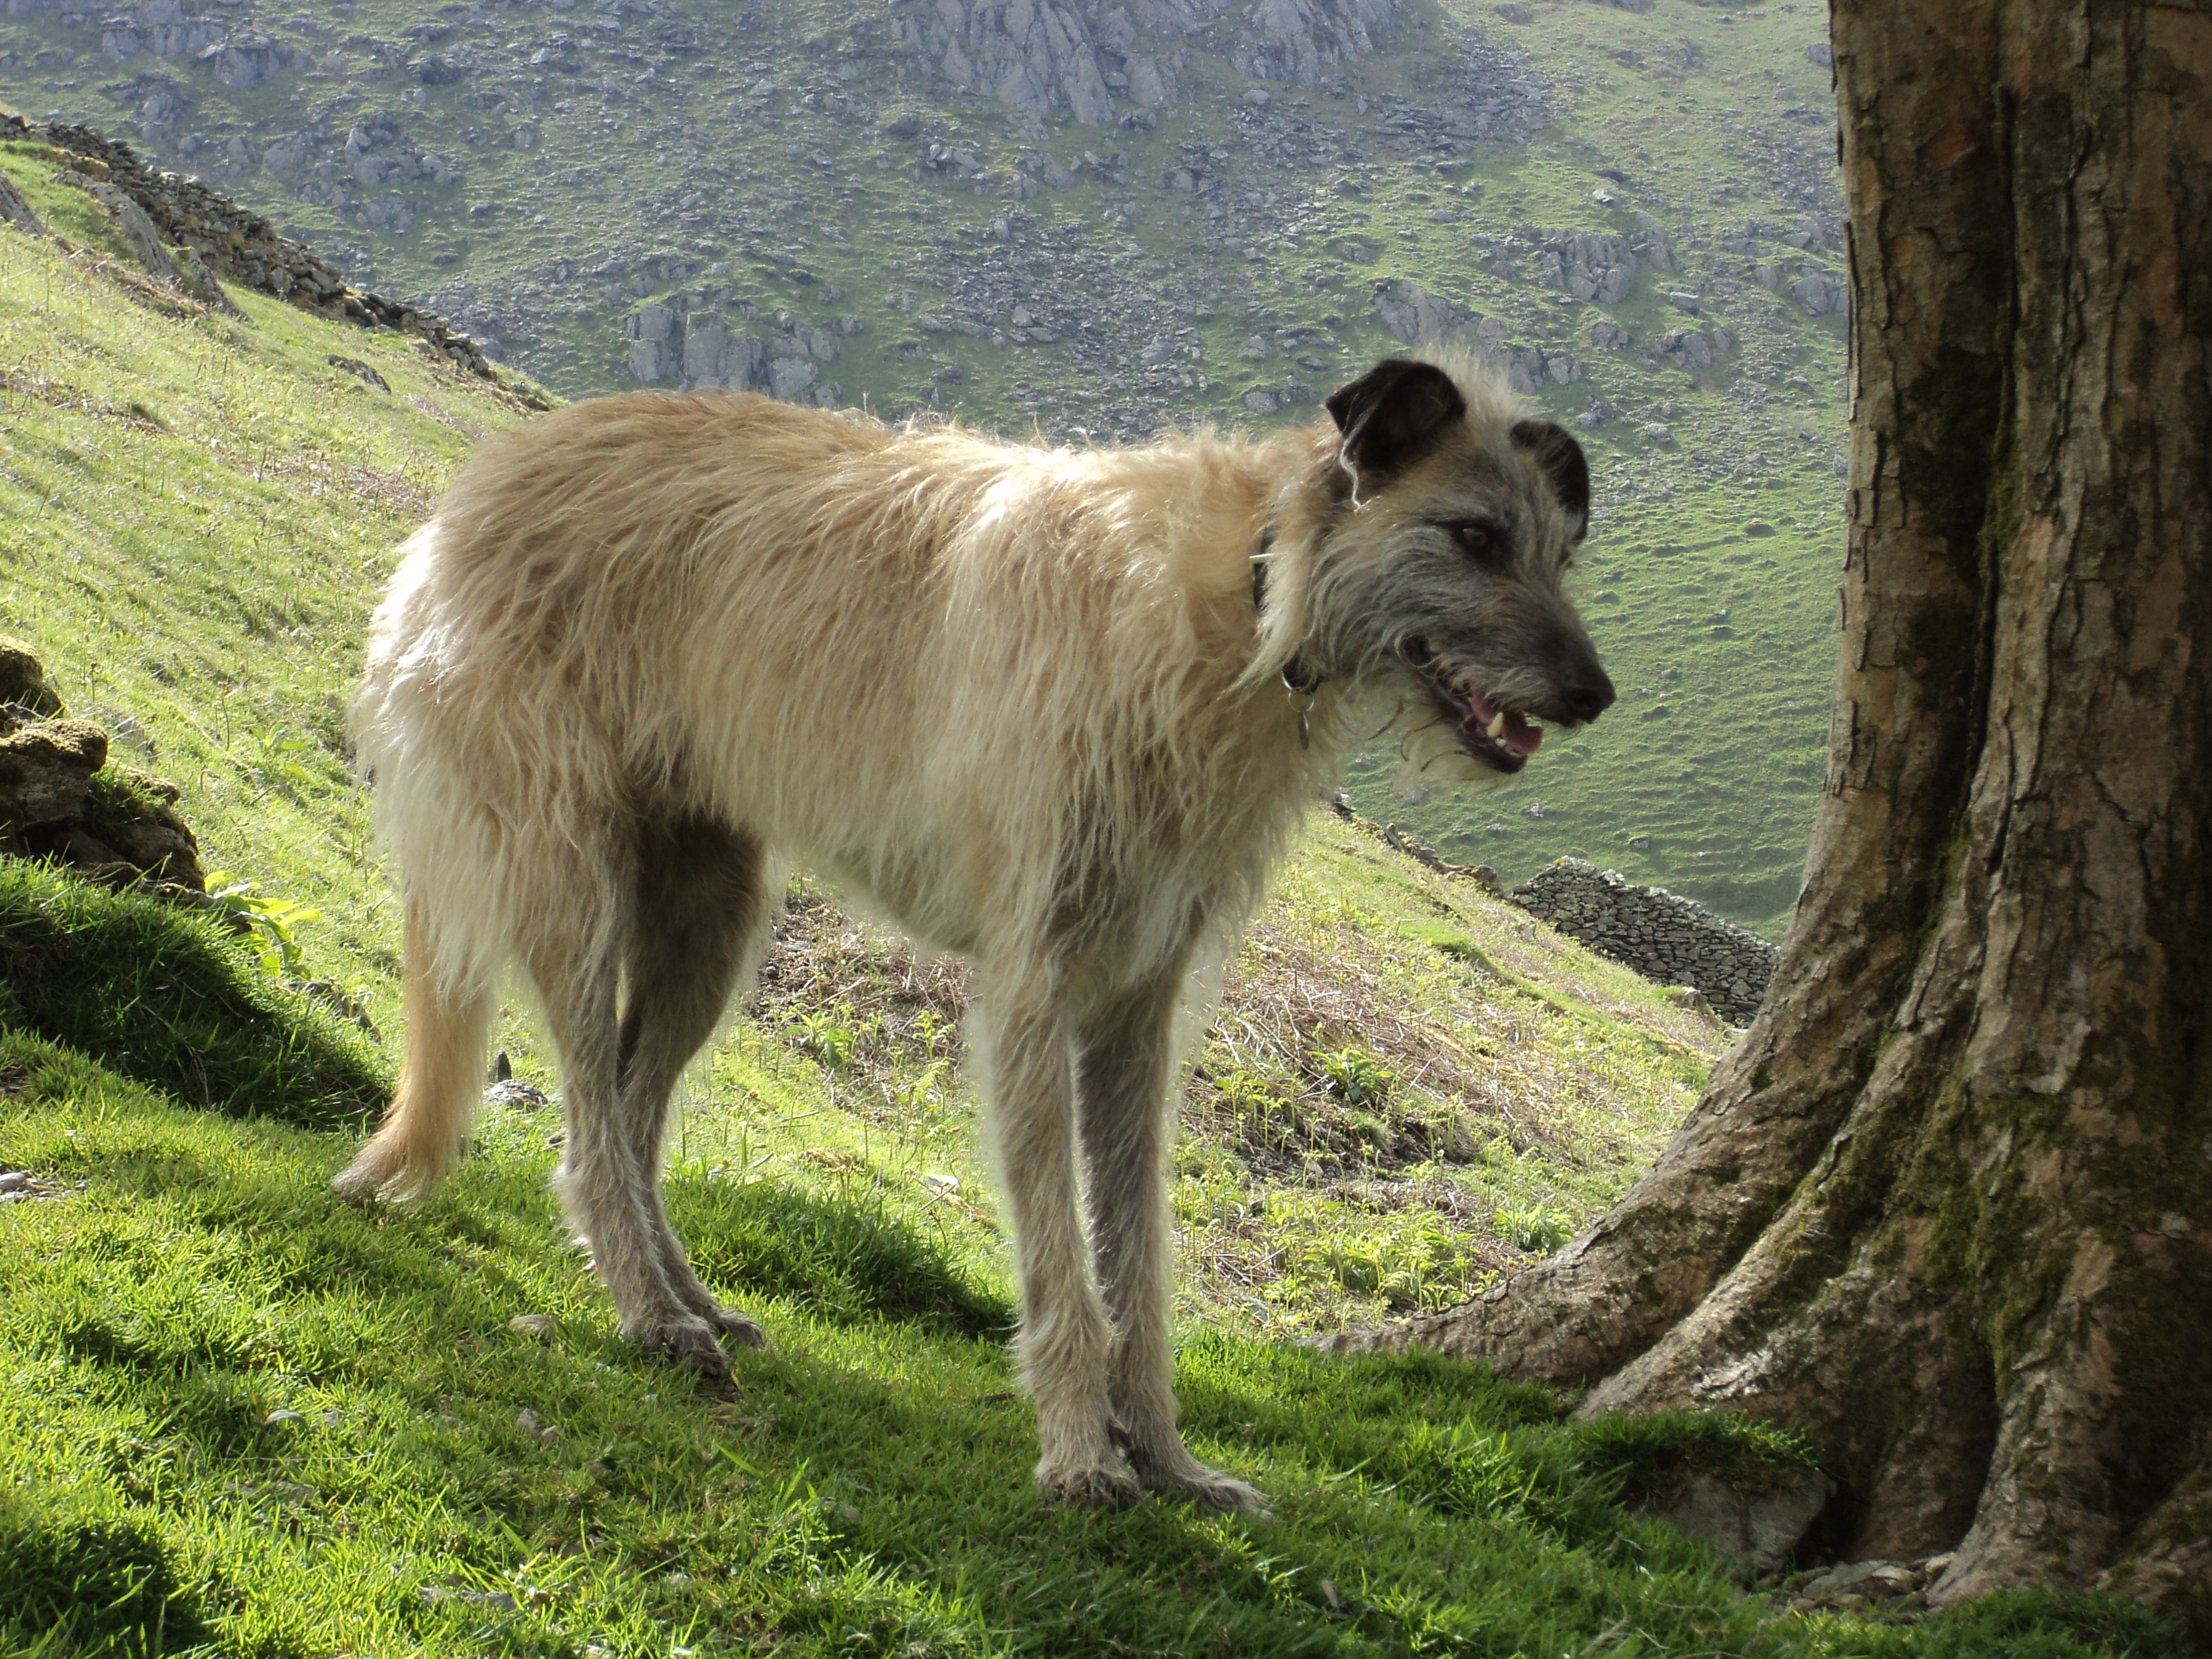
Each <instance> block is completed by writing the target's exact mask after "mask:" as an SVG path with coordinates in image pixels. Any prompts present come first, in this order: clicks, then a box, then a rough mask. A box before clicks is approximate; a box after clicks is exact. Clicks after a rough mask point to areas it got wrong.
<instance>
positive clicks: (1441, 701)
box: [1404, 640, 1544, 772]
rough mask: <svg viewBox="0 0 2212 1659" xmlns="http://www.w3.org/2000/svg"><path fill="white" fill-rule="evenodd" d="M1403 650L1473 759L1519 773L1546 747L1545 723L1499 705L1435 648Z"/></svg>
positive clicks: (1415, 644)
mask: <svg viewBox="0 0 2212 1659" xmlns="http://www.w3.org/2000/svg"><path fill="white" fill-rule="evenodd" d="M1404 654H1405V659H1406V663H1407V666H1408V667H1410V668H1411V669H1412V670H1413V677H1414V678H1416V679H1418V680H1419V681H1420V683H1421V689H1422V690H1425V691H1426V692H1427V693H1428V694H1429V698H1430V701H1431V702H1434V703H1435V704H1436V706H1437V711H1438V712H1439V713H1440V714H1443V717H1444V719H1445V720H1448V721H1449V722H1450V724H1451V727H1452V735H1453V736H1454V737H1455V738H1457V739H1458V741H1459V746H1460V747H1461V748H1462V749H1463V750H1466V751H1467V752H1468V754H1470V755H1472V756H1474V757H1475V759H1477V760H1479V761H1481V762H1483V763H1485V764H1486V765H1489V766H1493V767H1496V768H1497V769H1498V770H1499V771H1501V772H1518V771H1519V770H1520V769H1522V767H1524V766H1526V765H1527V764H1528V757H1529V756H1531V755H1533V754H1534V753H1535V752H1536V750H1539V749H1540V748H1541V747H1542V746H1543V743H1544V728H1543V727H1542V726H1538V725H1536V724H1535V723H1534V721H1532V720H1528V718H1527V717H1526V716H1524V715H1522V714H1521V713H1520V712H1519V711H1518V710H1517V709H1512V708H1500V707H1499V706H1498V704H1497V703H1496V702H1492V700H1491V698H1490V697H1489V696H1488V695H1487V694H1486V693H1485V692H1484V690H1482V688H1481V687H1480V686H1479V685H1477V684H1474V681H1472V680H1470V679H1468V678H1466V677H1465V676H1464V675H1462V674H1461V673H1459V672H1457V671H1455V670H1453V669H1452V668H1451V666H1450V665H1449V664H1447V663H1445V662H1444V661H1443V659H1441V658H1440V657H1438V656H1437V655H1436V654H1435V653H1433V652H1431V650H1430V649H1429V647H1428V642H1427V641H1425V640H1413V641H1407V646H1406V649H1405V653H1404Z"/></svg>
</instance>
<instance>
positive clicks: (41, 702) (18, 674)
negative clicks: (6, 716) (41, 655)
mask: <svg viewBox="0 0 2212 1659" xmlns="http://www.w3.org/2000/svg"><path fill="white" fill-rule="evenodd" d="M0 703H12V704H14V705H15V706H16V707H18V708H22V709H27V710H28V711H29V712H30V713H32V714H36V715H40V716H41V717H45V718H51V717H52V716H53V715H56V714H60V713H61V712H62V700H61V699H60V698H59V697H58V696H55V695H54V693H53V691H52V690H51V689H50V688H49V687H48V686H47V684H46V670H45V669H44V668H42V667H40V665H39V659H38V658H37V657H36V656H35V655H33V653H32V650H31V647H29V646H27V645H26V644H24V643H23V641H21V640H17V639H10V638H9V637H8V636H7V635H4V634H0Z"/></svg>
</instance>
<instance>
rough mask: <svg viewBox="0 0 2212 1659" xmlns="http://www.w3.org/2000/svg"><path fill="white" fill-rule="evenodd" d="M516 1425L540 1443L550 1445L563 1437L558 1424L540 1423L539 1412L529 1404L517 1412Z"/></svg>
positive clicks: (515, 1415)
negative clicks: (533, 1409) (534, 1410)
mask: <svg viewBox="0 0 2212 1659" xmlns="http://www.w3.org/2000/svg"><path fill="white" fill-rule="evenodd" d="M514 1426H515V1427H516V1428H517V1429H519V1430H520V1431H522V1432H523V1433H524V1434H526V1435H528V1436H529V1437H531V1438H532V1440H535V1441H537V1442H538V1443H539V1444H540V1445H544V1446H550V1445H551V1444H552V1443H554V1442H555V1441H556V1440H558V1439H559V1438H560V1437H561V1431H560V1428H559V1426H558V1425H555V1424H552V1423H540V1422H539V1421H538V1413H536V1412H533V1411H532V1410H531V1409H530V1407H527V1406H525V1407H523V1408H522V1409H521V1410H520V1411H519V1412H517V1413H515V1414H514Z"/></svg>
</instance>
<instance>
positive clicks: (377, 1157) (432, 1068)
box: [331, 904, 492, 1203]
mask: <svg viewBox="0 0 2212 1659" xmlns="http://www.w3.org/2000/svg"><path fill="white" fill-rule="evenodd" d="M429 932H430V927H429V917H428V914H427V913H426V911H425V910H424V909H423V908H422V906H421V905H420V904H410V905H409V906H408V907H407V938H406V945H405V947H404V948H405V964H406V965H405V974H406V978H405V984H404V991H403V1000H404V1015H405V1018H406V1021H407V1057H406V1059H405V1060H404V1061H403V1062H402V1063H401V1065H400V1067H399V1089H398V1093H396V1094H395V1095H394V1096H393V1097H392V1109H391V1110H390V1111H388V1112H386V1114H385V1115H384V1126H383V1127H381V1128H380V1129H379V1130H378V1131H377V1132H376V1133H375V1135H374V1138H372V1139H370V1141H369V1143H368V1146H364V1147H362V1149H361V1152H360V1154H359V1155H358V1156H357V1157H356V1158H355V1159H354V1161H353V1162H352V1163H350V1164H348V1165H346V1167H345V1169H344V1170H343V1172H342V1173H341V1174H340V1175H339V1176H338V1177H337V1179H336V1180H335V1181H333V1182H331V1186H333V1187H335V1188H337V1190H338V1192H339V1193H340V1194H342V1195H343V1196H344V1197H346V1198H347V1199H349V1200H352V1201H354V1202H356V1203H361V1202H364V1201H366V1200H368V1199H371V1198H416V1197H419V1196H420V1195H421V1194H423V1193H426V1192H428V1190H429V1189H430V1188H432V1187H434V1186H435V1185H436V1184H437V1182H438V1178H439V1177H440V1176H442V1175H444V1174H445V1172H446V1168H447V1165H448V1164H451V1163H452V1162H453V1158H454V1156H455V1155H456V1154H457V1153H458V1152H459V1151H460V1149H461V1140H462V1138H463V1137H464V1136H465V1135H466V1134H467V1133H468V1130H469V1124H470V1121H471V1119H472V1118H473V1117H474V1115H475V1111H476V1104H477V1099H478V1098H479V1097H481V1095H482V1093H483V1063H484V1043H485V1040H486V1038H487V1037H488V1036H489V1034H490V1028H491V1008H492V993H491V991H490V990H489V988H484V987H477V986H465V987H452V986H449V985H447V984H442V983H441V982H440V980H439V977H438V974H437V966H436V954H437V953H436V951H435V948H434V947H433V945H432V943H431V939H430V937H429Z"/></svg>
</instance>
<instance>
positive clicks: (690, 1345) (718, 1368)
mask: <svg viewBox="0 0 2212 1659" xmlns="http://www.w3.org/2000/svg"><path fill="white" fill-rule="evenodd" d="M627 1334H628V1335H629V1339H630V1340H631V1341H633V1342H635V1343H636V1344H637V1345H638V1346H640V1347H641V1348H645V1349H647V1350H649V1351H651V1352H654V1353H659V1354H665V1355H666V1356H667V1357H668V1358H671V1359H676V1360H681V1361H682V1362H683V1363H684V1364H686V1365H689V1366H690V1367H691V1369H692V1370H696V1371H697V1372H698V1373H699V1374H700V1376H703V1377H706V1378H708V1380H709V1381H712V1382H716V1383H719V1382H721V1381H722V1380H723V1379H724V1378H726V1377H727V1376H729V1374H730V1357H729V1355H727V1354H726V1353H724V1352H722V1345H721V1342H720V1340H718V1339H719V1335H720V1333H719V1332H717V1331H716V1329H715V1328H714V1326H713V1325H711V1324H709V1323H708V1322H707V1321H705V1320H703V1319H698V1318H687V1319H670V1320H665V1321H663V1322H660V1323H658V1324H653V1325H641V1326H639V1327H638V1328H636V1329H635V1330H632V1331H629V1332H628V1333H627Z"/></svg>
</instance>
